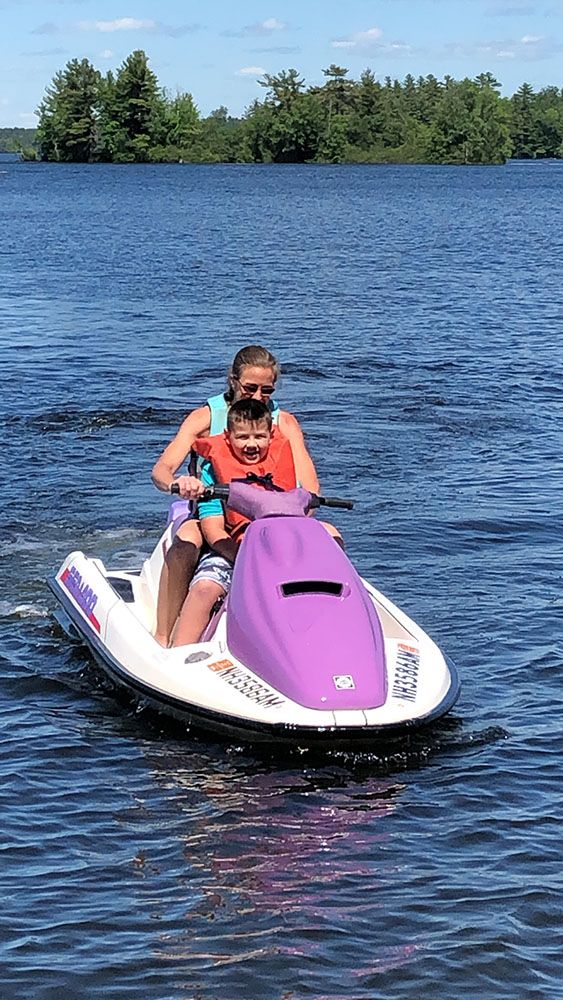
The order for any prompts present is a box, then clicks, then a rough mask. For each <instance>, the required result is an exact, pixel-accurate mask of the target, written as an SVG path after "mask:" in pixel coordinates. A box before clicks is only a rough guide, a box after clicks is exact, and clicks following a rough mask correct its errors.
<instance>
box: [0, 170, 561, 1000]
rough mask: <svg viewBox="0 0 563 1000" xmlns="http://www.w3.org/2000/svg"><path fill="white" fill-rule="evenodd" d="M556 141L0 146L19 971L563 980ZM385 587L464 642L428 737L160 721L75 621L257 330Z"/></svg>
mask: <svg viewBox="0 0 563 1000" xmlns="http://www.w3.org/2000/svg"><path fill="white" fill-rule="evenodd" d="M562 202H563V164H561V163H545V164H542V163H536V164H534V163H531V164H530V163H528V164H526V163H523V164H509V165H508V166H506V167H505V168H465V169H460V168H451V169H450V168H445V167H442V168H433V167H373V168H372V167H293V166H288V167H277V168H270V167H250V166H248V167H247V166H240V167H239V166H213V167H207V166H201V167H199V166H190V167H173V166H171V167H166V166H163V167H142V166H140V167H126V168H123V167H121V168H120V167H113V166H97V167H82V166H54V165H53V166H47V165H35V164H20V163H6V162H5V163H2V164H1V165H0V218H1V220H2V222H1V225H2V235H1V240H0V262H1V288H0V302H1V314H2V315H1V326H0V409H1V420H2V459H1V461H2V500H1V503H0V518H1V523H2V531H1V538H0V548H1V554H2V559H1V561H0V584H1V586H0V661H1V685H0V733H1V742H0V777H1V783H0V804H1V809H2V812H1V815H2V838H1V844H2V849H1V854H0V858H1V868H0V880H1V883H2V890H3V891H2V908H1V912H0V957H1V967H2V971H1V972H0V994H1V995H2V996H5V997H10V998H13V997H25V998H28V997H34V998H39V1000H48V998H51V997H53V998H55V997H57V998H58V997H60V995H61V991H62V992H63V993H64V995H65V996H66V997H71V998H72V997H80V998H82V997H88V998H97V997H111V998H112V1000H122V998H126V997H135V1000H165V998H166V1000H169V998H182V1000H191V998H197V1000H200V998H201V1000H214V998H219V997H221V998H229V1000H237V998H260V1000H262V998H264V1000H271V998H273V1000H301V998H318V1000H321V998H330V1000H344V998H345V1000H360V998H361V1000H372V998H379V997H381V998H387V997H393V998H411V997H412V998H418V997H419V996H420V995H421V994H422V993H424V992H425V993H426V994H427V995H431V996H435V997H440V998H444V1000H450V998H452V997H464V998H468V1000H474V998H475V997H477V996H481V997H490V998H495V1000H496V998H510V1000H513V998H519V1000H520V998H525V1000H528V998H530V1000H532V998H534V1000H535V998H538V1000H540V998H542V1000H543V998H552V997H563V986H562V985H561V982H560V980H561V949H562V947H563V918H562V915H561V914H562V911H561V892H562V888H563V884H562V883H563V878H562V856H561V855H562V852H561V822H562V819H563V816H562V805H561V799H562V796H561V783H562V775H561V771H562V768H561V759H562V750H563V738H562V734H561V712H562V709H563V695H562V688H561V663H562V645H561V632H562V624H563V595H562V579H563V550H562V541H561V540H562V534H563V514H562V510H561V497H562V494H563V462H562V459H561V454H562V447H563V433H562V427H563V393H562V387H563V380H562V369H561V356H562V354H561V352H562V324H563V280H562V275H563V229H562V227H561V218H560V217H561V204H562ZM252 342H259V343H260V342H263V343H264V344H265V345H266V346H268V347H269V348H270V349H271V350H273V351H274V352H275V353H277V354H278V355H279V357H280V359H281V360H282V362H283V365H284V370H285V375H284V377H283V380H282V384H281V387H280V391H279V393H278V398H279V399H280V401H281V402H282V404H283V405H284V407H286V408H287V409H290V410H292V411H294V412H295V413H297V414H298V415H299V417H300V419H301V421H302V425H303V427H304V430H305V432H306V434H307V438H308V442H309V445H310V449H311V451H312V453H313V455H314V457H315V459H316V462H317V465H318V468H319V472H320V476H321V480H322V484H323V487H324V489H325V491H326V492H333V493H338V494H341V495H342V494H344V495H346V494H347V495H351V496H353V497H355V498H356V500H357V506H356V508H355V510H354V511H353V512H352V513H351V514H341V515H338V516H337V517H336V520H337V523H338V524H339V526H340V527H341V528H342V530H343V532H344V533H345V535H346V538H347V540H348V547H349V551H350V553H351V554H352V556H353V558H354V560H355V562H356V564H357V565H358V567H359V569H360V570H361V571H362V573H363V574H364V575H366V576H367V577H369V578H370V579H372V580H373V582H374V583H375V584H376V586H377V587H379V588H380V589H381V590H383V591H384V592H385V593H387V594H388V595H389V596H390V597H391V598H392V599H393V600H394V601H395V602H396V603H398V604H399V605H400V606H401V607H403V608H404V610H405V611H407V612H408V613H409V614H410V615H411V616H412V617H413V618H414V619H415V620H416V621H418V622H419V623H420V624H421V625H422V626H423V627H424V628H426V629H427V631H429V632H430V634H431V635H432V636H433V637H434V638H435V639H436V640H437V641H438V643H439V644H440V645H441V646H442V647H443V648H444V649H445V650H446V651H447V653H448V654H449V655H450V656H451V657H452V658H453V659H454V661H455V662H456V664H457V666H458V669H459V671H460V674H461V677H462V680H463V690H462V696H461V699H460V701H459V703H458V705H457V707H456V709H455V710H454V712H453V713H452V715H451V716H450V717H449V718H447V719H446V720H444V721H443V722H442V723H441V724H440V725H438V726H436V727H435V728H434V729H433V730H431V731H429V732H427V733H425V734H424V735H423V736H421V737H419V738H417V739H416V740H413V741H412V742H411V743H410V744H409V745H404V744H402V745H400V746H396V745H394V746H390V747H389V748H388V751H387V752H386V751H385V749H384V750H379V751H378V752H376V753H373V754H371V755H368V754H364V755H357V756H353V755H346V754H339V755H333V756H330V755H327V756H323V757H311V756H310V755H308V754H300V753H285V754H284V755H283V756H268V755H265V754H264V753H260V754H259V753H258V752H256V751H254V750H253V749H252V748H249V747H246V748H245V747H242V746H234V745H228V746H224V745H221V744H218V743H216V742H213V741H212V740H207V739H205V738H204V737H198V738H196V737H195V736H194V735H193V734H189V733H184V732H182V731H181V730H180V729H178V728H173V727H171V726H169V725H166V724H165V723H164V722H163V721H162V720H159V718H158V717H156V716H154V715H152V714H151V713H149V712H147V711H145V710H141V709H139V710H135V708H134V707H133V706H131V705H130V704H129V703H127V702H126V701H124V700H123V699H120V698H118V697H117V696H116V694H115V692H113V691H112V690H111V689H109V688H108V686H107V684H105V683H104V682H103V680H102V678H101V677H100V675H99V672H97V671H96V670H95V669H94V668H93V666H92V664H91V661H90V659H89V657H88V655H87V654H86V653H85V652H84V651H83V650H82V649H81V648H80V647H76V646H74V647H72V646H71V645H70V644H69V643H68V641H67V640H66V639H65V637H64V636H63V634H62V633H61V632H60V631H59V629H58V627H57V626H56V624H55V623H53V621H52V617H51V613H52V611H53V607H54V601H53V599H52V598H51V596H50V594H49V592H48V591H47V589H46V587H45V578H46V577H47V576H48V575H49V574H50V573H51V572H52V571H53V569H54V568H56V567H57V565H58V564H59V563H60V562H61V561H62V558H63V557H64V555H65V554H66V553H67V552H69V551H70V550H72V549H73V548H82V549H84V550H85V551H87V552H88V553H91V554H95V555H98V556H100V557H101V558H103V559H104V561H106V563H109V564H111V565H114V566H123V567H128V566H130V565H132V564H133V563H136V562H138V561H140V559H141V558H142V557H143V556H144V555H145V554H146V553H147V552H148V551H149V550H150V548H151V547H152V545H153V543H154V541H155V539H156V537H157V536H158V534H159V532H160V530H161V527H162V524H163V520H164V517H165V514H166V508H167V501H166V497H164V496H163V495H162V494H159V493H158V492H157V491H156V490H154V488H153V487H152V485H151V483H150V478H149V473H150V468H151V466H152V464H153V462H154V460H155V459H156V457H157V455H158V454H159V452H160V451H161V450H162V448H163V447H164V445H165V443H166V442H167V441H168V440H169V438H170V437H171V436H172V435H173V433H174V432H175V430H176V428H177V426H178V424H179V422H180V420H181V419H182V417H183V415H184V414H185V412H186V411H187V410H189V409H190V408H192V407H194V406H195V405H199V404H200V403H201V402H202V401H203V400H204V399H205V398H206V397H207V396H208V395H210V394H211V393H215V392H217V391H219V390H220V389H221V387H222V385H223V377H224V371H225V369H226V366H227V364H228V362H229V361H230V359H231V358H232V356H233V354H234V352H235V351H236V350H237V349H238V348H239V347H240V346H242V345H243V344H245V343H252Z"/></svg>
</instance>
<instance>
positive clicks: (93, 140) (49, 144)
mask: <svg viewBox="0 0 563 1000" xmlns="http://www.w3.org/2000/svg"><path fill="white" fill-rule="evenodd" d="M100 80H101V76H100V73H99V72H98V70H97V69H94V67H93V66H92V64H91V63H90V62H89V60H88V59H82V60H78V59H72V60H71V61H70V62H68V63H67V64H66V66H65V68H64V70H61V71H60V72H58V73H56V74H55V76H54V77H53V81H52V83H51V85H50V86H49V87H48V88H47V92H46V95H45V97H44V98H43V100H42V102H41V104H40V106H39V108H38V111H37V114H38V115H39V125H38V129H37V138H38V142H39V147H40V151H41V158H42V159H44V160H58V161H61V162H65V163H73V162H78V163H91V162H92V161H93V160H95V159H97V158H98V152H99V100H100Z"/></svg>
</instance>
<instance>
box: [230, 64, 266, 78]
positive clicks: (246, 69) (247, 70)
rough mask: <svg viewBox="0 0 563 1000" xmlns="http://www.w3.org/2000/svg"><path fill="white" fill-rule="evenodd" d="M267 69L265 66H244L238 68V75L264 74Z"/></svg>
mask: <svg viewBox="0 0 563 1000" xmlns="http://www.w3.org/2000/svg"><path fill="white" fill-rule="evenodd" d="M265 72H266V70H265V69H264V67H263V66H243V67H242V69H237V71H236V74H235V75H236V76H264V73H265Z"/></svg>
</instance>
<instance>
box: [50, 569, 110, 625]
mask: <svg viewBox="0 0 563 1000" xmlns="http://www.w3.org/2000/svg"><path fill="white" fill-rule="evenodd" d="M60 581H61V583H62V585H63V587H66V589H67V590H68V592H69V594H70V595H71V597H72V598H74V600H75V601H76V603H77V604H78V607H79V608H80V609H81V610H82V611H83V612H84V614H85V615H86V617H87V619H88V621H89V622H90V623H91V624H92V625H93V626H94V628H95V629H96V632H99V631H100V623H99V621H98V619H97V618H96V616H95V614H94V608H95V607H96V604H97V603H98V598H97V595H96V594H95V593H94V591H93V590H92V588H91V587H90V586H89V585H88V584H87V583H83V582H82V577H81V576H80V573H79V572H78V570H77V568H76V566H70V567H69V568H67V569H65V571H64V573H63V574H62V575H61V577H60Z"/></svg>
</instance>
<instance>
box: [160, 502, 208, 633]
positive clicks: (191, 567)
mask: <svg viewBox="0 0 563 1000" xmlns="http://www.w3.org/2000/svg"><path fill="white" fill-rule="evenodd" d="M202 544H203V539H202V537H201V531H200V529H199V522H198V521H196V520H193V519H192V520H189V521H184V523H183V524H181V525H180V527H179V528H178V531H177V532H176V535H175V538H174V541H173V542H172V545H171V546H170V548H169V549H168V552H167V553H166V556H165V558H164V565H163V567H162V573H161V574H160V583H159V587H158V601H157V605H156V632H155V634H154V637H155V639H156V641H157V642H159V643H160V645H161V646H168V643H169V642H170V636H171V634H172V629H173V628H174V623H175V621H176V619H177V617H178V615H179V614H180V611H181V609H182V605H183V603H184V601H185V599H186V594H187V593H188V587H189V585H190V581H191V579H192V576H193V575H194V571H195V568H196V566H197V561H198V559H199V553H200V551H201V546H202Z"/></svg>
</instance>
